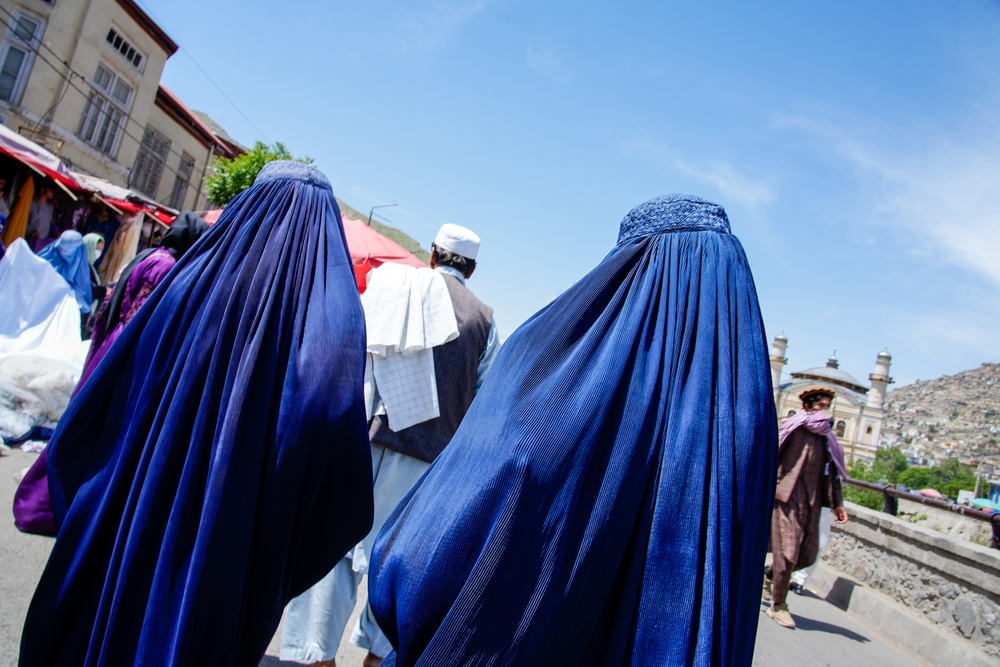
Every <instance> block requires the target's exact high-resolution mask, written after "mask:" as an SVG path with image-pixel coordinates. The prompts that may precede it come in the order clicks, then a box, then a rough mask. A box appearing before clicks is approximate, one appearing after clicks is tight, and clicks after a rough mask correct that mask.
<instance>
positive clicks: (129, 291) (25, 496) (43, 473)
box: [14, 248, 177, 535]
mask: <svg viewBox="0 0 1000 667" xmlns="http://www.w3.org/2000/svg"><path fill="white" fill-rule="evenodd" d="M176 263H177V260H176V259H174V256H173V255H172V254H171V253H170V251H169V250H167V249H165V248H159V249H157V250H155V251H153V252H152V253H151V254H150V255H149V256H148V257H146V258H145V259H144V260H142V261H141V262H139V263H138V264H137V265H136V266H135V269H133V270H132V273H131V274H130V275H129V277H128V282H127V284H126V285H125V296H124V298H123V300H122V309H121V317H120V318H119V322H118V323H117V324H116V325H115V326H113V327H111V331H110V332H109V331H107V330H106V320H105V319H103V318H98V321H97V324H96V325H95V327H94V337H93V339H92V340H91V343H90V352H89V353H88V354H87V363H86V364H85V365H84V367H83V374H82V375H81V377H80V382H79V383H78V384H77V385H76V392H79V391H80V388H81V387H83V385H84V384H85V383H86V381H87V378H89V377H90V375H91V374H92V373H93V372H94V370H95V369H96V368H97V366H98V365H99V364H100V362H101V359H103V358H104V355H106V354H107V353H108V350H110V349H111V346H112V344H113V343H114V342H115V339H117V338H118V336H119V334H121V332H122V330H123V329H124V328H125V325H126V324H128V323H129V320H131V319H132V317H133V316H134V315H135V314H136V312H138V310H139V308H140V307H141V306H142V304H144V303H145V302H146V299H148V298H149V295H150V294H152V293H153V290H155V289H156V287H157V285H159V284H160V283H161V282H162V281H163V279H164V278H166V277H167V274H168V273H170V269H172V268H174V264H176ZM110 298H111V295H110V294H109V295H108V297H107V299H105V301H107V300H108V299H110ZM106 305H107V303H105V304H104V305H103V306H102V307H101V310H102V312H103V310H104V308H105V307H106ZM76 392H74V394H73V395H74V396H75V395H76ZM46 460H47V457H46V453H45V452H44V451H43V452H42V453H41V455H40V456H39V457H38V458H37V459H35V463H34V465H32V466H31V468H30V469H29V470H28V473H27V474H26V475H25V476H24V479H22V480H21V484H20V485H19V486H18V487H17V491H16V492H15V493H14V523H15V525H16V526H17V527H18V529H20V530H22V531H24V532H26V533H35V534H38V535H55V534H56V524H55V519H54V518H53V515H52V503H51V499H50V496H49V482H48V466H47V464H46Z"/></svg>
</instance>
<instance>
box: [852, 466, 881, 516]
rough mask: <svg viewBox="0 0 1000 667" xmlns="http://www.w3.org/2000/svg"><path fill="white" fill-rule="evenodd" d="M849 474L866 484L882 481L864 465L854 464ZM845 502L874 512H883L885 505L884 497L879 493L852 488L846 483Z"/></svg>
mask: <svg viewBox="0 0 1000 667" xmlns="http://www.w3.org/2000/svg"><path fill="white" fill-rule="evenodd" d="M847 474H848V475H850V476H851V478H852V479H860V480H862V481H864V482H879V481H881V480H880V479H878V478H877V477H876V475H875V473H873V472H872V469H871V468H869V467H868V466H866V465H865V464H864V463H854V464H852V465H850V466H848V467H847ZM844 500H847V501H850V502H852V503H855V504H856V505H861V506H862V507H867V508H868V509H872V510H881V509H882V505H883V504H885V500H884V497H883V495H882V494H881V493H879V492H878V491H870V490H868V489H862V488H860V487H857V486H851V485H850V484H847V483H846V482H845V483H844Z"/></svg>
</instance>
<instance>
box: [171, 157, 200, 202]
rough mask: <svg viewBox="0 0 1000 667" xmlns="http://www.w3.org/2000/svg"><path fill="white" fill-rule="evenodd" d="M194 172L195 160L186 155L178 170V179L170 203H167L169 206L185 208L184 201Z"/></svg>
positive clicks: (175, 180) (175, 181) (182, 158)
mask: <svg viewBox="0 0 1000 667" xmlns="http://www.w3.org/2000/svg"><path fill="white" fill-rule="evenodd" d="M193 172H194V158H193V157H191V156H190V155H188V154H187V153H185V154H184V155H182V156H181V165H180V166H179V167H178V168H177V178H175V179H174V189H173V190H171V191H170V201H168V202H167V206H169V207H170V208H176V209H181V208H184V199H185V196H186V195H187V189H188V183H190V182H191V174H192V173H193Z"/></svg>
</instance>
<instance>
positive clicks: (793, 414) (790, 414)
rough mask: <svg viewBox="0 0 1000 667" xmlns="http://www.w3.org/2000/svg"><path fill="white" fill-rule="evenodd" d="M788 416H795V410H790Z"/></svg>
mask: <svg viewBox="0 0 1000 667" xmlns="http://www.w3.org/2000/svg"><path fill="white" fill-rule="evenodd" d="M787 416H788V417H794V416H795V410H789V411H788V415H787Z"/></svg>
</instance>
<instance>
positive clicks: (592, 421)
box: [369, 195, 777, 667]
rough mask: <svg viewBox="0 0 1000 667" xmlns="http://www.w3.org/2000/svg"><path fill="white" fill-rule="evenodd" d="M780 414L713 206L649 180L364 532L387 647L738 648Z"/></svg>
mask: <svg viewBox="0 0 1000 667" xmlns="http://www.w3.org/2000/svg"><path fill="white" fill-rule="evenodd" d="M776 451H777V422H776V419H775V412H774V403H773V398H772V394H771V381H770V368H769V364H768V351H767V345H766V341H765V337H764V328H763V324H762V322H761V315H760V310H759V307H758V304H757V295H756V292H755V289H754V285H753V279H752V277H751V275H750V267H749V266H747V261H746V257H745V256H744V254H743V249H742V248H741V246H740V243H739V241H737V239H736V238H735V237H734V236H732V235H731V234H730V233H729V221H728V219H727V218H726V214H725V211H723V210H722V208H721V207H719V206H716V205H714V204H710V203H708V202H705V201H702V200H700V199H697V198H694V197H688V196H679V195H675V196H671V197H665V198H661V199H655V200H653V201H650V202H648V203H646V204H643V205H642V206H639V207H637V208H636V209H634V210H633V211H632V212H631V213H629V215H628V216H627V217H626V218H625V220H624V221H623V222H622V226H621V232H620V235H619V242H618V247H617V248H616V249H615V250H614V251H613V252H612V253H611V254H610V255H608V257H607V258H606V259H605V260H604V261H603V262H601V264H600V265H599V266H598V267H597V268H596V269H594V270H593V271H592V272H591V273H590V274H589V275H587V276H586V277H585V278H583V279H582V280H581V281H580V282H578V283H577V284H576V285H574V286H573V287H571V288H570V289H569V290H568V291H567V292H566V293H565V294H563V295H562V296H560V297H559V298H558V299H556V300H555V301H554V302H553V303H551V304H549V305H548V306H547V307H546V308H544V309H543V310H542V311H540V312H539V313H538V314H536V315H535V316H534V317H532V318H531V319H530V320H529V321H528V322H527V323H525V324H524V325H523V326H522V327H521V328H520V329H518V330H517V331H516V332H515V333H514V334H513V335H512V336H511V337H510V339H509V340H508V341H507V343H506V344H505V345H504V346H503V348H502V349H501V351H500V354H499V356H498V357H497V360H496V362H495V364H494V366H493V369H492V371H491V374H490V376H488V377H487V379H486V382H485V384H484V385H483V388H482V390H481V391H480V392H479V394H478V395H477V397H476V400H475V402H474V403H473V404H472V407H471V409H470V410H469V412H468V414H467V415H466V416H465V420H464V421H463V422H462V425H461V427H460V428H459V430H458V432H457V433H456V434H455V437H454V439H453V440H452V441H451V444H449V445H448V447H447V448H446V449H445V451H444V453H443V454H441V456H440V457H438V459H437V460H436V461H435V462H434V464H433V466H432V467H431V468H430V469H429V470H428V472H427V473H426V474H425V476H424V477H423V478H422V480H421V481H420V482H419V483H418V485H417V486H416V487H414V489H413V490H412V491H411V493H410V495H409V496H408V497H407V498H405V499H404V500H403V501H402V502H401V503H400V504H399V506H398V507H397V508H396V511H395V513H394V514H393V515H392V517H391V518H390V519H389V520H388V521H387V522H386V523H385V526H384V527H383V528H382V531H381V532H380V533H379V536H378V538H377V540H376V542H375V549H374V555H373V558H372V563H371V566H370V569H369V577H370V581H369V596H370V600H371V606H372V610H373V611H374V612H375V616H376V618H377V619H378V623H379V625H380V627H381V628H382V629H383V630H384V631H385V634H386V635H387V636H388V637H389V639H390V641H392V643H393V646H395V647H396V651H395V655H390V657H389V658H388V660H387V664H388V665H393V664H395V665H399V666H403V665H405V666H407V667H409V666H411V665H421V666H426V667H459V666H462V667H467V666H472V665H490V666H491V667H499V666H502V665H509V666H512V667H513V666H515V665H516V666H518V667H525V666H531V665H538V666H545V667H551V666H552V665H559V666H560V667H566V666H575V665H595V666H597V665H599V666H602V667H611V666H614V667H618V666H624V665H631V666H634V667H649V666H652V665H749V664H750V662H751V659H752V657H753V646H754V637H755V634H756V628H757V618H758V615H759V613H760V608H759V604H760V586H761V577H762V572H763V565H764V554H765V551H766V549H767V543H768V525H769V517H770V511H771V499H772V497H773V496H774V483H775V472H776V469H775V466H776V462H775V461H776V459H775V455H776Z"/></svg>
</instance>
